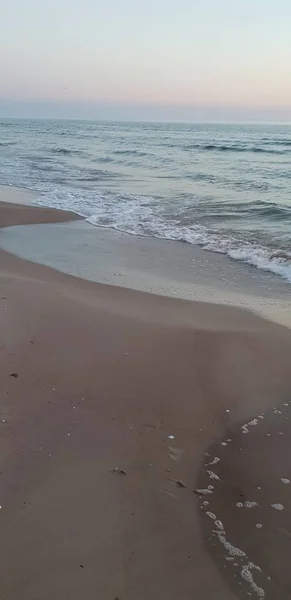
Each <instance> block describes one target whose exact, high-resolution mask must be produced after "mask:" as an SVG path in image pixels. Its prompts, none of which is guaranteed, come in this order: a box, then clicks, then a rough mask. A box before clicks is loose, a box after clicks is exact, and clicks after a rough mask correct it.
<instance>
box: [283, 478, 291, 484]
mask: <svg viewBox="0 0 291 600" xmlns="http://www.w3.org/2000/svg"><path fill="white" fill-rule="evenodd" d="M281 483H285V485H288V483H290V479H285V477H282V479H281Z"/></svg>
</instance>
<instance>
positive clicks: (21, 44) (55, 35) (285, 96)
mask: <svg viewBox="0 0 291 600" xmlns="http://www.w3.org/2000/svg"><path fill="white" fill-rule="evenodd" d="M290 31H291V0H9V1H8V0H7V1H6V2H4V0H3V1H2V3H1V34H0V116H2V117H3V116H8V117H10V116H11V117H13V116H15V117H18V116H19V117H21V116H24V117H25V116H27V117H34V116H35V117H39V116H43V117H66V116H67V117H69V118H70V117H76V118H78V117H80V118H83V117H87V118H113V119H118V118H125V119H130V118H132V119H139V118H140V119H149V120H151V119H152V120H155V119H161V120H167V119H171V120H172V119H173V120H175V119H177V120H180V119H182V120H197V119H198V120H199V119H201V120H208V119H209V120H212V119H214V120H215V119H223V120H240V119H242V120H252V119H253V118H254V119H257V118H259V119H262V120H291V34H290Z"/></svg>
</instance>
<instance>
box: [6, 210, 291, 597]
mask: <svg viewBox="0 0 291 600" xmlns="http://www.w3.org/2000/svg"><path fill="white" fill-rule="evenodd" d="M71 214H72V213H71ZM0 215H1V216H0V218H1V222H2V223H3V222H4V223H7V224H12V223H14V224H20V223H28V221H29V219H30V220H32V221H33V222H41V221H42V222H51V220H52V219H65V217H66V218H68V216H69V213H67V214H66V215H65V214H62V213H60V212H58V211H57V212H56V211H54V210H53V209H40V208H38V207H33V208H32V207H19V206H5V205H3V204H1V206H0ZM76 218H77V217H76ZM0 235H1V232H0ZM0 307H1V310H0V315H1V328H2V335H3V360H2V362H1V381H2V382H3V386H4V387H3V392H4V394H3V397H4V400H3V403H2V406H1V431H2V432H3V437H2V442H1V445H2V458H1V471H2V475H1V477H2V496H1V505H2V510H1V515H0V516H1V518H2V520H3V521H2V525H3V527H2V537H1V544H2V550H3V556H4V558H3V561H2V565H1V570H2V573H1V580H2V593H3V594H4V595H5V598H7V600H14V599H15V597H18V595H19V594H20V593H21V596H22V598H23V600H31V599H32V598H38V600H50V598H51V596H52V595H53V597H54V598H55V599H56V600H63V598H64V596H65V595H66V594H67V595H68V594H70V597H71V598H72V599H76V600H77V599H79V598H80V597H82V595H83V596H86V598H88V600H91V599H92V600H93V598H96V597H102V598H104V599H105V600H112V598H114V597H118V598H120V599H121V600H123V599H126V600H135V599H136V597H138V598H140V600H146V599H147V598H148V597H149V596H150V597H151V598H153V600H163V599H164V598H165V599H166V598H167V600H176V598H177V597H183V598H184V599H185V600H188V599H189V600H190V598H191V600H192V598H193V597H197V598H198V597H199V598H201V599H203V598H205V600H208V598H216V599H218V600H234V599H235V598H236V597H237V594H238V593H239V586H238V583H236V582H235V580H234V579H233V575H232V574H229V573H228V572H227V569H224V565H225V564H226V563H225V560H226V555H227V554H226V553H225V552H224V550H223V549H221V548H220V549H216V550H215V551H214V555H213V556H212V557H211V558H210V556H211V554H210V548H209V543H208V540H207V539H206V538H207V536H206V538H205V537H204V541H203V535H202V534H203V527H204V526H203V518H204V515H201V510H200V508H199V506H200V503H199V499H198V498H197V496H196V495H195V494H193V489H194V488H195V487H196V486H197V480H198V481H199V473H200V470H201V468H202V465H203V453H204V452H206V451H208V450H209V449H210V447H212V445H213V444H220V440H223V439H224V437H225V432H226V431H228V432H229V431H231V432H232V433H231V436H232V438H233V440H236V439H237V436H238V435H239V434H238V431H237V429H238V428H239V431H240V425H241V423H244V422H246V421H247V420H249V419H251V418H254V416H255V415H256V414H257V413H258V412H260V411H264V412H265V413H266V414H267V417H266V423H268V422H270V423H271V422H273V421H274V419H276V416H274V415H273V414H271V412H270V411H272V407H273V406H275V405H278V404H279V403H280V402H284V401H285V398H286V397H287V396H288V395H289V397H290V382H289V370H290V368H289V360H288V356H290V352H291V336H290V332H289V331H288V330H287V329H286V328H284V327H281V326H279V325H276V324H275V323H273V322H268V321H265V320H264V319H261V318H260V317H259V316H257V315H255V314H253V313H251V312H248V311H245V310H241V309H239V308H236V307H231V306H224V305H215V304H208V303H204V302H193V301H187V300H182V299H174V298H170V297H166V296H162V295H161V296H158V295H152V294H146V293H144V292H140V291H135V290H131V289H127V288H122V287H117V286H110V285H103V284H100V283H99V284H98V283H94V282H90V281H86V280H82V279H78V278H77V277H72V276H70V275H66V274H63V273H61V272H60V271H56V270H54V269H51V268H49V267H45V266H42V265H39V264H36V263H32V262H31V263H30V262H27V261H25V260H23V259H20V258H17V257H15V256H13V255H11V254H8V253H6V252H4V251H2V250H1V303H0ZM246 374H247V376H246ZM269 413H270V414H269ZM286 426H288V423H286ZM172 438H173V439H172ZM248 439H249V438H248ZM264 439H268V438H264ZM286 439H287V432H286V436H285V438H284V440H286ZM253 443H254V442H253ZM272 443H273V444H274V446H273V450H274V453H273V457H272V460H273V464H272V463H268V465H267V467H266V465H265V467H264V468H262V470H261V474H260V477H261V480H260V481H261V485H262V486H264V485H265V487H266V490H265V496H264V497H265V501H266V503H268V498H269V497H270V499H271V497H274V489H275V487H276V482H273V483H272V489H269V488H268V485H267V481H268V477H269V474H270V468H271V469H272V472H277V471H278V472H279V468H278V465H279V464H280V459H281V450H280V455H278V454H277V455H276V452H275V447H276V446H275V443H276V438H275V437H274V440H273V442H272ZM285 450H286V448H285ZM253 451H254V446H252V447H251V448H250V449H249V450H248V451H247V450H246V454H245V456H244V459H243V460H242V464H241V465H240V466H239V469H237V478H238V480H239V484H240V485H241V486H242V487H243V488H247V487H248V485H249V479H252V462H251V457H252V453H253ZM262 452H263V447H262ZM278 452H279V451H278ZM234 456H235V454H234V455H233V458H234ZM235 465H236V463H235V461H234V463H232V458H231V460H230V459H228V462H227V463H226V465H224V466H223V468H224V472H223V477H224V479H225V480H231V474H232V469H233V468H235ZM115 467H120V468H122V469H124V470H125V472H126V473H127V475H126V476H123V475H120V473H118V472H111V469H112V468H113V469H114V468H115ZM282 476H283V475H282ZM175 481H182V482H185V484H187V487H186V488H183V487H178V486H177V485H176V483H175ZM280 485H281V484H280V481H279V483H278V489H279V488H280ZM275 491H277V490H275ZM232 493H233V490H232V489H231V490H230V491H226V495H225V503H226V504H227V502H228V499H231V498H232ZM277 495H278V494H277ZM289 502H290V501H289V498H288V497H287V498H286V502H285V508H286V510H285V511H284V515H283V516H282V515H281V516H280V519H281V520H282V518H288V514H289V510H288V503H289ZM269 504H271V500H270V502H269ZM229 511H230V512H229V513H228V515H227V518H228V520H230V522H233V523H235V520H236V519H237V509H236V507H235V506H234V507H232V503H231V502H230V508H229ZM220 516H221V515H220ZM241 518H242V523H243V522H244V519H245V515H244V513H243V514H242V517H241ZM280 527H281V529H282V528H283V529H286V527H287V529H288V527H289V524H287V526H286V524H285V523H284V521H283V522H281V523H280ZM269 535H272V531H271V533H270V534H269ZM234 537H235V536H234ZM242 538H243V539H242V540H240V543H241V547H242V548H243V549H244V550H246V548H247V550H248V557H249V559H250V560H252V548H251V549H249V545H250V542H249V538H248V537H247V536H246V537H244V536H242ZM282 538H283V540H285V539H286V538H285V537H284V535H283V534H282ZM235 541H236V540H235V539H233V540H232V542H233V543H235ZM270 541H271V542H272V537H271V538H270V539H269V542H270ZM260 543H261V542H260V540H259V541H258V542H257V544H258V546H257V548H256V551H255V554H256V553H257V552H260ZM280 544H281V538H279V539H278V538H277V537H275V538H274V552H275V549H276V548H277V550H278V553H279V554H280V553H282V552H283V550H285V547H283V550H282V548H281V546H280ZM250 550H251V551H250ZM282 556H283V554H282ZM213 557H214V561H213ZM96 565H97V566H96ZM267 567H268V565H264V569H265V568H266V575H267ZM272 569H273V571H272V576H273V579H272V581H273V583H272V585H274V586H275V589H273V588H272V587H271V588H270V590H268V596H266V597H267V598H271V599H273V598H274V600H275V598H277V597H278V594H279V595H280V598H282V599H283V598H285V597H286V598H287V597H288V596H284V594H285V590H288V586H289V585H290V583H289V581H288V577H289V576H288V571H286V575H285V576H284V577H285V579H283V580H282V576H281V572H280V577H281V579H280V581H277V579H276V564H273V565H272ZM264 572H265V570H264ZM236 575H237V577H238V581H239V582H240V583H241V586H240V587H241V588H242V594H243V595H242V594H240V597H246V598H247V597H248V593H249V592H250V591H251V593H253V589H252V588H251V590H250V587H249V584H248V582H247V581H245V580H244V579H243V578H242V577H241V576H240V572H236ZM255 575H256V574H255V573H254V577H255ZM145 582H146V585H145ZM254 597H255V596H254Z"/></svg>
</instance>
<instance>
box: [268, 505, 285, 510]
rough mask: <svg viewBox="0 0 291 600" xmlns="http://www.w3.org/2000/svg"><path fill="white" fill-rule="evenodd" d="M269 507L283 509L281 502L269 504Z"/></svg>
mask: <svg viewBox="0 0 291 600" xmlns="http://www.w3.org/2000/svg"><path fill="white" fill-rule="evenodd" d="M271 507H272V508H274V509H275V510H284V506H283V504H271Z"/></svg>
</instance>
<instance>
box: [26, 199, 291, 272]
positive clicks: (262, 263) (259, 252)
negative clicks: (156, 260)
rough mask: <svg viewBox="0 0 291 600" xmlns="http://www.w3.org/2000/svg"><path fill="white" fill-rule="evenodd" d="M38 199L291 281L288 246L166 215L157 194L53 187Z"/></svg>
mask: <svg viewBox="0 0 291 600" xmlns="http://www.w3.org/2000/svg"><path fill="white" fill-rule="evenodd" d="M37 203H38V204H40V205H46V206H52V207H54V208H59V209H67V210H73V211H74V212H76V213H77V214H79V215H81V216H83V217H85V218H86V219H87V221H88V222H89V223H91V224H92V225H95V226H97V227H105V228H108V229H116V230H119V231H123V232H125V233H130V234H132V235H139V236H148V237H156V238H160V239H167V240H174V241H180V242H186V243H188V244H193V245H198V246H200V247H201V248H203V249H204V250H207V251H211V252H216V253H220V254H225V255H227V256H229V257H230V258H232V259H234V260H238V261H241V262H244V263H247V264H249V265H251V266H254V267H257V268H258V269H261V270H264V271H270V272H272V273H275V274H276V275H280V276H281V277H283V278H284V279H286V280H287V281H288V282H289V283H291V252H289V251H288V250H285V249H284V248H268V247H266V246H263V245H260V244H257V243H254V242H248V241H246V240H243V239H239V238H237V237H236V236H235V235H232V234H221V233H218V232H217V230H212V229H210V228H207V227H205V226H204V225H202V224H200V223H193V224H190V225H189V224H188V225H183V224H182V223H181V221H180V219H179V218H175V219H174V218H168V217H165V215H164V213H163V212H162V211H161V209H159V208H157V206H158V205H157V198H154V197H152V196H135V195H130V194H117V193H113V192H108V193H103V192H102V193H101V192H98V193H96V192H94V193H93V192H86V191H84V190H82V191H79V192H78V191H77V190H76V189H72V190H68V189H62V190H52V191H51V192H50V193H47V194H45V195H44V196H43V197H42V198H41V199H39V200H38V201H37ZM159 206H161V204H159ZM265 208H268V207H265ZM272 208H273V209H274V208H275V207H271V209H272ZM283 210H284V209H283Z"/></svg>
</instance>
